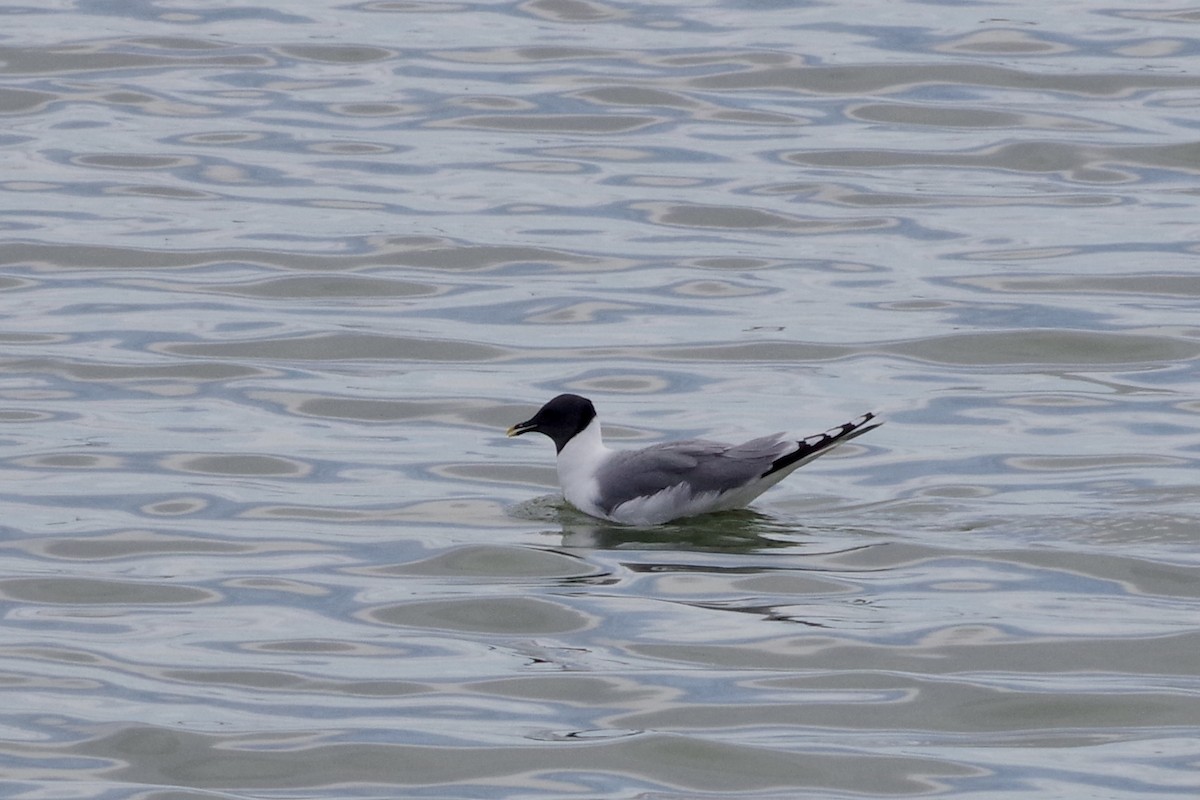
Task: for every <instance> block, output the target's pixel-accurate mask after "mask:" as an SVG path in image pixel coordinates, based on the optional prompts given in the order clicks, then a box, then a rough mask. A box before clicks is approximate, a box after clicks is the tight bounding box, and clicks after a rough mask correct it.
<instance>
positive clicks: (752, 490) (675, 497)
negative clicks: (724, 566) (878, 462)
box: [508, 394, 882, 525]
mask: <svg viewBox="0 0 1200 800" xmlns="http://www.w3.org/2000/svg"><path fill="white" fill-rule="evenodd" d="M881 424H882V421H881V420H878V419H877V417H876V416H875V414H863V415H862V416H861V417H859V418H858V419H855V420H853V421H851V422H847V423H846V424H845V425H839V426H838V427H836V428H831V429H830V430H827V431H825V432H824V433H818V434H815V435H813V436H808V437H806V438H803V439H795V438H792V437H790V436H787V435H785V434H782V433H777V434H773V435H771V436H763V437H760V438H758V439H751V440H750V441H748V442H745V443H743V444H723V443H721V442H711V441H708V440H705V439H688V440H686V441H680V442H666V443H663V444H656V445H651V446H650V447H646V448H644V449H642V450H612V449H609V448H608V447H606V446H605V444H604V441H603V440H602V439H601V437H600V421H599V420H598V419H597V418H596V408H595V406H593V405H592V401H590V400H588V399H587V398H586V397H580V396H579V395H577V394H560V395H559V396H558V397H555V398H554V399H553V400H551V401H550V402H548V403H546V405H544V406H542V407H541V408H540V409H539V410H538V412H537V413H536V414H534V415H533V416H532V417H531V418H529V419H528V420H526V421H525V422H518V423H517V424H516V425H513V426H512V427H511V428H509V429H508V435H509V436H520V435H521V434H523V433H535V432H536V433H543V434H545V435H546V436H549V437H550V439H552V440H553V441H554V446H555V448H556V449H557V450H558V483H559V485H560V486H561V487H562V492H563V497H565V498H566V499H567V502H569V503H570V504H571V505H573V506H575V507H576V508H578V509H579V510H580V511H583V512H584V513H586V514H590V515H592V516H593V517H600V518H601V519H607V520H612V521H613V522H620V523H624V524H628V525H657V524H659V523H662V522H668V521H670V520H673V519H677V518H679V517H690V516H694V515H696V514H705V513H708V512H710V511H724V510H726V509H731V508H740V507H741V506H744V505H746V504H747V503H749V502H750V501H751V500H753V499H754V498H756V497H758V496H759V495H760V494H762V493H763V492H765V491H766V490H767V489H770V488H771V487H772V486H774V485H775V484H777V483H779V481H781V480H783V479H784V478H786V477H787V476H788V475H790V474H791V473H792V472H794V471H795V470H796V469H797V468H799V467H801V466H803V465H804V464H807V463H808V462H809V461H812V460H813V459H814V458H817V457H818V456H823V455H825V454H826V453H828V452H829V451H830V450H833V449H834V448H835V447H837V446H838V445H840V444H843V443H845V442H848V441H850V440H851V439H853V438H854V437H856V436H861V435H862V434H864V433H866V432H867V431H869V430H871V429H873V428H877V427H879V426H880V425H881Z"/></svg>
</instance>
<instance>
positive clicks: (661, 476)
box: [597, 434, 794, 513]
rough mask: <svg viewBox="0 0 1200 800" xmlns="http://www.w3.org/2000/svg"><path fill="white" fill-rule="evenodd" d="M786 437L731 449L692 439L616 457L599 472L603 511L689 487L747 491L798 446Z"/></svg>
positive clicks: (765, 438) (764, 438) (695, 491)
mask: <svg viewBox="0 0 1200 800" xmlns="http://www.w3.org/2000/svg"><path fill="white" fill-rule="evenodd" d="M782 436H783V434H775V435H774V436H762V437H760V438H758V439H751V440H750V441H748V442H745V443H743V444H737V445H731V444H723V443H721V442H710V441H707V440H705V439H690V440H688V441H683V442H668V443H666V444H660V445H654V446H652V447H647V448H646V449H644V450H631V451H625V452H618V453H616V454H615V455H614V456H613V457H612V458H611V459H610V460H609V461H608V463H606V464H605V465H604V467H603V468H601V470H600V473H599V475H597V478H598V480H599V482H600V501H599V505H600V507H601V508H602V509H603V510H604V511H605V512H606V513H607V512H609V511H612V510H613V509H614V508H616V507H617V506H619V505H621V504H622V503H624V502H627V501H629V500H632V499H634V498H635V497H643V496H648V495H653V494H657V493H658V492H661V491H662V490H663V489H669V488H671V487H672V486H678V485H679V484H681V483H685V484H687V485H688V487H689V489H690V490H691V492H692V494H699V493H703V492H713V491H716V492H721V491H725V490H728V489H736V488H737V487H739V486H744V485H745V484H747V483H749V482H750V481H752V480H754V479H755V478H758V477H760V476H761V475H763V473H765V472H767V471H769V470H770V469H771V465H772V464H773V463H774V462H775V460H776V459H778V458H779V457H780V456H782V455H783V454H784V453H786V452H787V450H788V449H789V447H793V446H794V444H793V443H791V442H789V441H787V440H786V439H783V438H782Z"/></svg>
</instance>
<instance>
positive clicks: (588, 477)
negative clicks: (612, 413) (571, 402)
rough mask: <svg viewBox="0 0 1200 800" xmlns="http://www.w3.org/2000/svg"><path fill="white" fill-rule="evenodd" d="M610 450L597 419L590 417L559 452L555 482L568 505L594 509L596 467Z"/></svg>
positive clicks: (596, 493)
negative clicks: (556, 479) (601, 435)
mask: <svg viewBox="0 0 1200 800" xmlns="http://www.w3.org/2000/svg"><path fill="white" fill-rule="evenodd" d="M611 455H612V450H609V449H608V448H607V447H605V445H604V442H603V440H602V439H601V438H600V420H599V419H597V418H593V419H592V421H591V422H589V423H588V425H587V427H586V428H584V429H583V430H581V431H580V432H579V433H577V434H575V436H573V437H572V438H571V441H569V442H567V444H566V446H565V447H563V449H562V451H561V452H559V454H558V485H559V486H561V487H562V490H563V496H564V497H566V498H567V501H568V502H569V503H571V505H573V506H575V507H576V508H579V509H581V510H583V511H587V512H589V513H593V514H594V513H596V512H595V504H596V497H597V495H598V494H599V488H600V487H599V486H598V485H597V483H596V479H595V474H596V470H597V469H598V468H599V466H600V465H601V464H603V463H604V461H605V460H606V459H608V457H609V456H611Z"/></svg>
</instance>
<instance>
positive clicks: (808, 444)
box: [763, 412, 883, 478]
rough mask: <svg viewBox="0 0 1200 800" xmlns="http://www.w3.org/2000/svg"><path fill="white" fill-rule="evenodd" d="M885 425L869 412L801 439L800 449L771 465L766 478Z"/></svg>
mask: <svg viewBox="0 0 1200 800" xmlns="http://www.w3.org/2000/svg"><path fill="white" fill-rule="evenodd" d="M882 424H883V420H882V419H880V418H879V415H877V414H875V413H874V412H867V413H866V414H863V415H862V416H861V417H856V418H855V419H852V420H850V421H849V422H847V423H845V424H844V425H838V426H837V427H836V428H830V429H829V430H827V431H825V432H824V433H817V434H814V435H812V436H809V437H807V438H804V439H801V440H800V441H799V442H798V443H797V444H799V445H800V447H799V448H798V449H797V450H796V452H794V453H788V454H787V455H786V456H781V457H780V458H777V459H776V460H775V461H773V462H772V463H771V468H770V469H768V470H767V471H766V472H764V473H763V477H764V478H765V477H766V476H767V475H770V474H771V473H773V472H778V471H779V470H781V469H787V468H788V467H790V466H792V465H793V464H795V463H796V462H798V461H800V462H802V461H808V460H811V459H814V458H816V457H817V456H819V455H821V454H822V453H824V452H825V451H827V450H830V449H832V448H834V447H836V446H837V445H840V444H845V443H846V442H848V441H850V440H851V439H855V438H857V437H859V436H862V435H863V434H864V433H866V432H867V431H873V430H875V429H876V428H878V427H879V426H880V425H882Z"/></svg>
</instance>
